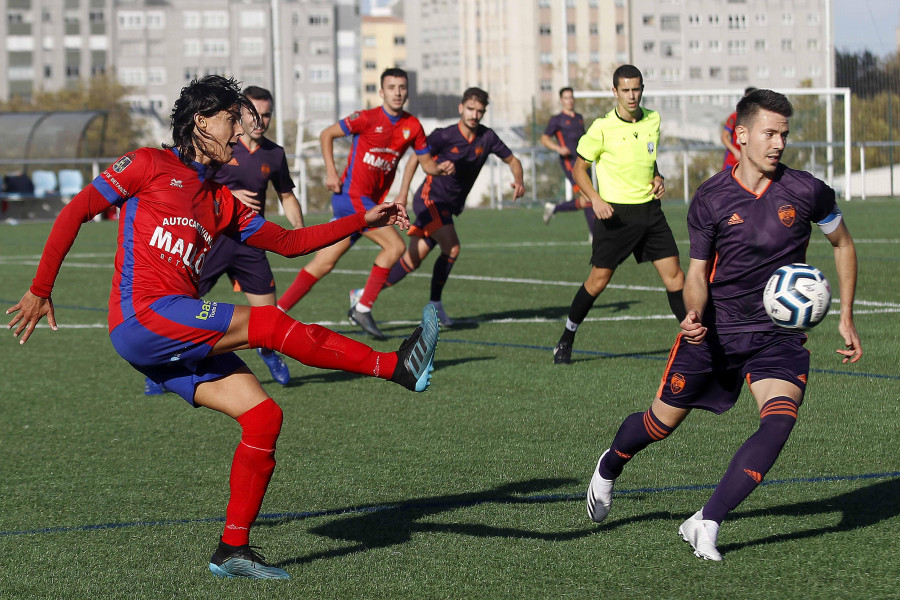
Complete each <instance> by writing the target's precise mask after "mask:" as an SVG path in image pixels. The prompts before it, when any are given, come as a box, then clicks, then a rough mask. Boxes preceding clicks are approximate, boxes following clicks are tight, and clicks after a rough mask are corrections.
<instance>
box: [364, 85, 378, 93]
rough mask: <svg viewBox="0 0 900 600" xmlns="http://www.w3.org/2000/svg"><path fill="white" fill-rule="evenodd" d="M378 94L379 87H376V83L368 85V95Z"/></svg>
mask: <svg viewBox="0 0 900 600" xmlns="http://www.w3.org/2000/svg"><path fill="white" fill-rule="evenodd" d="M376 92H378V86H376V85H375V84H374V83H367V84H366V93H367V94H374V93H376Z"/></svg>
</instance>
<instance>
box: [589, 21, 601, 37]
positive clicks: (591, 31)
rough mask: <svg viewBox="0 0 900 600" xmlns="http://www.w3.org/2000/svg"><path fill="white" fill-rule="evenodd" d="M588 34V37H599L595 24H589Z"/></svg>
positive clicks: (598, 29)
mask: <svg viewBox="0 0 900 600" xmlns="http://www.w3.org/2000/svg"><path fill="white" fill-rule="evenodd" d="M588 33H589V34H590V35H600V28H599V27H598V26H597V24H596V23H591V24H590V25H588Z"/></svg>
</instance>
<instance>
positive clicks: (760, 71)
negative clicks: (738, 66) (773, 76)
mask: <svg viewBox="0 0 900 600" xmlns="http://www.w3.org/2000/svg"><path fill="white" fill-rule="evenodd" d="M756 78H757V79H768V78H769V67H768V66H767V65H760V66H758V67H756Z"/></svg>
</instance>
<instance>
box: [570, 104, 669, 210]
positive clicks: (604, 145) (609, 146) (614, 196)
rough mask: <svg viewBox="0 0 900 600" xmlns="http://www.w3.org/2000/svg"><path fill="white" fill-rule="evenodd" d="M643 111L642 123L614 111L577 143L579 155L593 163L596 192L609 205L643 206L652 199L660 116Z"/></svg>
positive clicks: (603, 117) (597, 121)
mask: <svg viewBox="0 0 900 600" xmlns="http://www.w3.org/2000/svg"><path fill="white" fill-rule="evenodd" d="M641 110H642V111H643V112H644V115H643V117H641V120H640V121H637V122H636V123H632V122H631V121H625V120H623V119H621V118H619V115H618V114H616V111H615V109H613V110H611V111H610V112H609V113H607V114H606V115H604V116H602V117H600V118H599V119H597V120H595V121H594V122H593V123H592V124H591V127H590V129H588V131H587V133H586V134H584V135H583V136H582V137H581V139H580V140H579V141H578V150H577V152H578V155H579V156H580V157H581V158H583V159H584V160H585V161H587V162H591V163H594V168H595V169H596V171H597V192H598V193H599V194H600V197H601V198H603V199H604V200H605V201H606V202H610V203H616V204H643V203H644V202H649V201H650V200H652V199H653V195H652V194H651V193H650V190H651V189H652V187H653V176H654V172H655V165H656V150H657V147H658V146H659V113H657V112H656V111H652V110H647V109H646V108H642V109H641Z"/></svg>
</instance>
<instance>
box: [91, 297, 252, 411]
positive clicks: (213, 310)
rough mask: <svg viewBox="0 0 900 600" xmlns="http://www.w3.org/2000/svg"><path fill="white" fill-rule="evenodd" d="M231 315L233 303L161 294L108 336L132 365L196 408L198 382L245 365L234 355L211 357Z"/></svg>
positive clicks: (217, 376)
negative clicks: (195, 399) (162, 295)
mask: <svg viewBox="0 0 900 600" xmlns="http://www.w3.org/2000/svg"><path fill="white" fill-rule="evenodd" d="M233 314H234V305H233V304H224V303H222V302H207V301H204V300H196V299H194V298H189V297H187V296H165V297H163V298H160V299H159V300H157V301H155V302H154V303H153V304H151V305H150V306H149V307H147V308H146V309H144V310H142V311H140V312H138V313H137V314H136V315H135V316H133V317H131V318H129V319H126V320H125V321H124V322H122V323H121V324H119V325H118V326H116V328H115V329H113V330H112V331H111V332H110V333H109V337H110V339H111V340H112V344H113V348H115V349H116V352H118V353H119V356H121V357H122V358H124V359H125V360H127V361H128V362H129V363H130V364H131V366H132V367H134V368H135V369H137V370H138V371H140V372H141V373H143V374H144V375H146V376H147V377H149V378H150V379H152V380H153V381H155V382H156V383H158V384H160V385H162V386H163V387H164V388H165V389H167V390H169V391H170V392H174V393H176V394H178V395H179V396H181V397H182V398H184V399H185V400H187V402H188V403H189V404H190V405H191V406H196V404H194V390H195V389H196V387H197V384H198V383H201V382H204V381H211V380H214V379H220V378H222V377H225V376H226V375H230V374H231V373H234V372H235V371H236V370H237V369H239V368H241V367H243V366H245V364H244V361H242V360H241V359H240V358H238V356H237V355H236V354H234V353H233V352H229V353H226V354H219V355H215V356H209V352H210V351H211V350H212V348H213V346H214V345H215V344H216V342H218V341H219V340H220V339H221V338H222V336H223V335H224V334H225V332H226V331H228V326H229V325H230V324H231V317H232V315H233Z"/></svg>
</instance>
